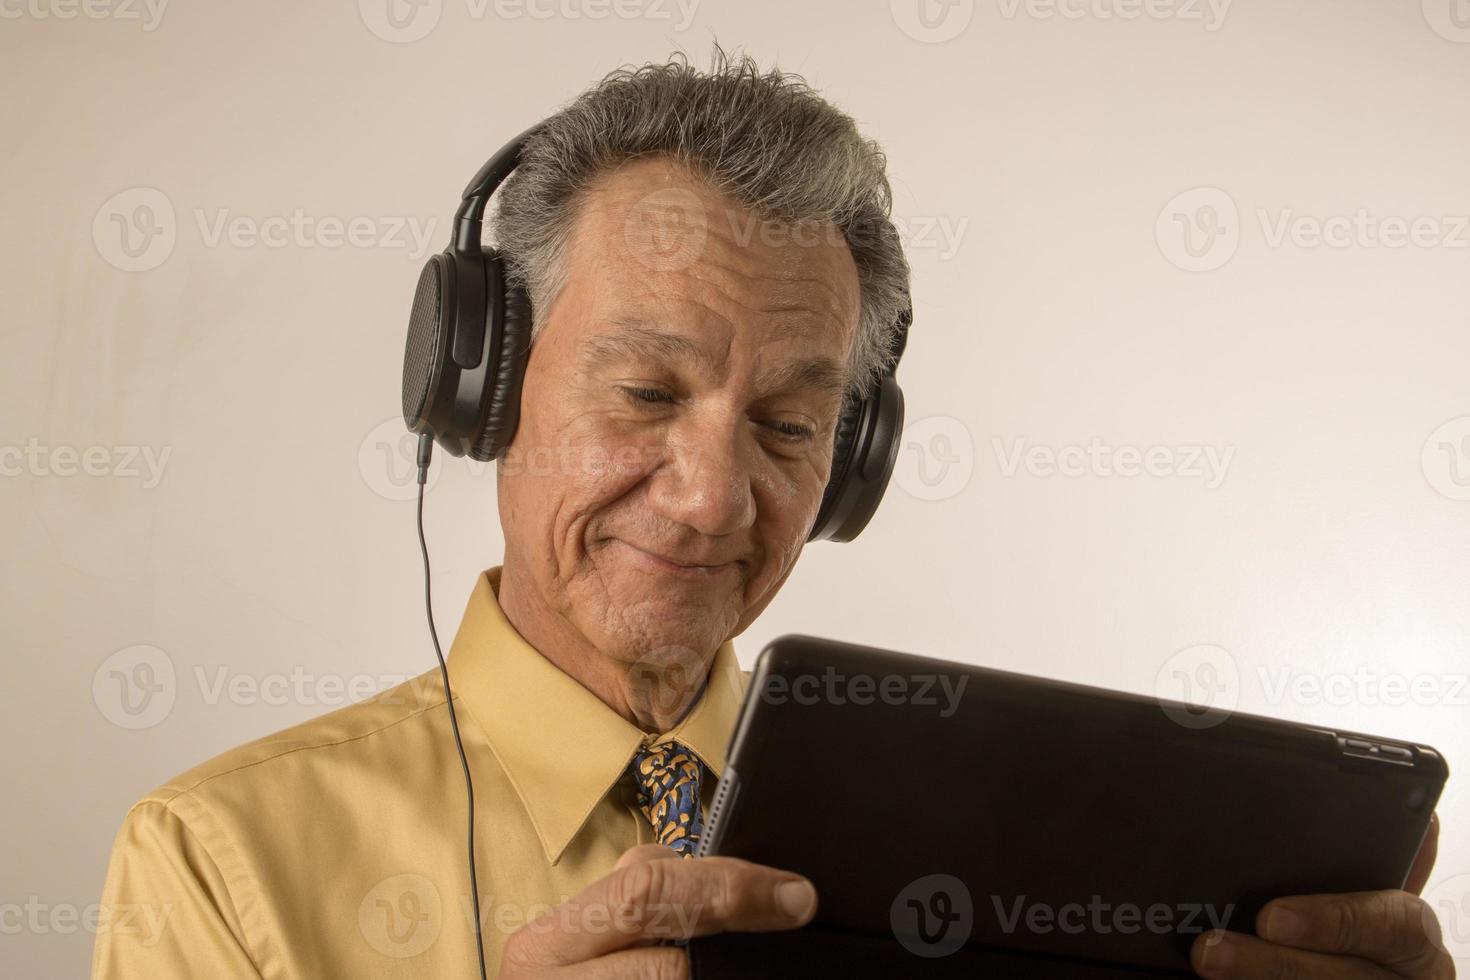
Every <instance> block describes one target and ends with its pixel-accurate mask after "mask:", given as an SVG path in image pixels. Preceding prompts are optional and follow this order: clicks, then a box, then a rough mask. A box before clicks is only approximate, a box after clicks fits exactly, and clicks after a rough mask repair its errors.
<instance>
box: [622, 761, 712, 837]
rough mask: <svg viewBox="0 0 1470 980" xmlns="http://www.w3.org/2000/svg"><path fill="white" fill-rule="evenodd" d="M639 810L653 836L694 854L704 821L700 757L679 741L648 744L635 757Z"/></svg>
mask: <svg viewBox="0 0 1470 980" xmlns="http://www.w3.org/2000/svg"><path fill="white" fill-rule="evenodd" d="M631 768H632V771H633V782H634V785H636V786H637V787H638V809H640V810H642V811H643V815H644V816H645V817H647V818H648V822H649V823H651V824H653V836H654V838H655V839H657V840H658V842H659V843H660V844H663V845H664V846H665V847H670V848H673V850H674V851H675V852H676V853H677V854H678V855H679V856H680V857H686V858H688V857H693V856H694V852H695V851H696V850H698V848H699V835H700V834H701V833H703V831H704V822H703V820H702V819H701V817H700V815H699V776H700V764H699V758H698V757H697V756H695V754H694V753H693V752H690V751H689V750H688V749H686V748H685V747H684V746H682V745H680V744H679V743H678V742H665V743H663V744H662V745H653V746H646V747H644V748H643V749H640V750H639V752H638V754H637V755H636V756H634V757H633V765H632V767H631Z"/></svg>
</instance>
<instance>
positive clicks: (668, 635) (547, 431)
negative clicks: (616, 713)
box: [498, 159, 859, 664]
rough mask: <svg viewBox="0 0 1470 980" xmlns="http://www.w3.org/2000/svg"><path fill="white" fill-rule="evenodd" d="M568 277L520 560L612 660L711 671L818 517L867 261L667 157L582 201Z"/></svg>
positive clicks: (527, 430) (523, 439)
mask: <svg viewBox="0 0 1470 980" xmlns="http://www.w3.org/2000/svg"><path fill="white" fill-rule="evenodd" d="M567 268H568V279H567V282H566V284H565V287H564V288H563V290H562V292H561V293H560V294H559V295H558V297H557V298H556V300H555V302H554V303H553V304H552V306H551V309H550V310H548V311H544V313H545V323H544V326H543V328H542V330H541V332H540V333H539V334H538V335H537V340H536V344H535V346H534V347H533V348H532V351H531V355H530V359H529V363H528V366H527V374H526V378H525V383H524V387H523V389H522V394H521V416H520V424H519V427H518V429H517V431H516V435H515V438H514V440H513V441H512V443H511V445H510V447H509V452H508V454H507V455H506V457H504V458H503V459H502V461H501V464H500V467H499V470H498V472H499V484H498V485H499V501H500V518H501V525H502V527H503V528H504V531H505V537H506V566H507V569H508V570H509V569H511V568H512V567H513V568H515V569H516V574H517V575H522V576H525V577H527V578H529V579H531V580H532V581H528V582H522V583H520V584H518V586H517V587H518V588H519V589H520V590H522V591H523V592H534V593H537V594H539V598H540V601H541V602H542V603H543V604H544V606H545V610H546V612H547V613H548V614H549V615H551V616H553V617H557V618H559V619H561V620H563V621H564V622H565V624H566V625H567V626H569V627H570V628H572V629H573V630H575V631H576V632H578V633H580V634H581V635H582V636H583V637H585V638H586V640H587V642H588V643H589V644H590V645H592V646H593V647H595V648H596V649H597V650H599V651H601V652H602V653H603V654H604V655H606V656H608V657H611V658H613V659H614V660H617V661H621V662H624V663H630V664H631V663H635V662H648V661H650V660H653V661H655V662H656V661H660V660H664V659H667V660H669V661H672V662H686V663H687V662H688V659H689V658H690V657H691V655H692V656H693V657H694V658H697V659H700V660H704V659H707V657H708V656H709V655H710V654H712V653H713V651H714V650H715V649H716V648H717V647H718V646H719V645H720V644H721V643H723V642H724V641H725V640H726V639H728V638H729V637H732V636H735V635H737V634H739V633H740V632H741V631H743V630H744V629H745V628H746V626H748V625H749V624H750V622H751V621H752V620H754V619H755V617H756V616H757V615H759V614H760V612H761V610H763V609H764V608H765V607H766V605H767V603H769V602H770V601H771V599H772V598H773V597H774V596H775V594H776V591H777V590H778V589H779V588H780V586H781V584H782V583H783V582H784V581H785V580H786V576H787V575H788V574H789V573H790V571H791V568H792V566H793V564H794V563H795V561H796V557H797V555H798V554H799V553H800V552H801V546H802V544H803V543H804V542H805V539H806V535H807V532H808V531H809V529H810V528H811V525H812V523H813V521H814V520H815V518H816V513H817V509H818V507H819V505H820V503H821V498H822V492H823V489H824V488H825V486H826V483H827V477H828V474H829V472H830V470H831V465H832V458H831V457H832V438H833V432H834V426H835V423H836V419H837V414H838V411H839V409H840V407H841V398H842V389H843V386H844V384H845V383H846V381H847V374H846V367H845V366H846V364H847V355H848V352H849V349H850V346H851V344H852V342H853V338H854V336H855V333H856V329H857V322H858V311H859V287H858V277H857V268H856V266H855V265H854V263H853V259H852V255H851V252H850V251H849V249H848V247H847V246H846V244H845V243H844V242H843V240H842V236H841V235H840V234H839V233H837V232H836V230H835V229H834V228H832V227H830V226H828V227H825V228H823V227H816V228H814V227H811V226H807V227H805V228H791V227H787V226H779V225H773V224H769V223H765V224H763V223H761V222H760V221H759V220H758V219H757V218H756V217H755V216H754V215H753V214H752V213H750V212H748V211H745V210H744V209H741V208H739V207H738V206H736V205H735V204H734V203H733V202H731V201H730V200H729V199H727V198H725V197H723V196H722V195H719V194H717V193H716V192H714V191H713V190H711V189H710V188H709V187H708V186H707V185H705V184H703V183H702V182H701V181H698V180H697V179H695V178H692V177H690V176H688V175H687V174H686V173H685V171H683V170H682V169H681V168H679V167H678V166H677V165H675V164H673V163H670V162H668V161H667V160H664V159H646V160H639V161H635V162H633V163H630V164H628V165H626V166H624V167H622V168H620V169H619V170H617V171H616V172H615V173H613V174H612V175H610V176H609V177H608V178H607V179H606V180H605V181H603V182H602V183H600V184H599V185H598V186H597V187H596V188H595V189H593V190H591V191H589V192H587V193H586V195H585V196H584V198H583V203H582V208H581V211H580V215H579V218H578V221H577V224H576V227H575V230H574V234H573V237H572V240H571V242H570V243H569V245H568V254H567Z"/></svg>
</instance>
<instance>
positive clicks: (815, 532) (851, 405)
mask: <svg viewBox="0 0 1470 980" xmlns="http://www.w3.org/2000/svg"><path fill="white" fill-rule="evenodd" d="M862 411H863V406H862V403H861V402H858V401H854V400H853V399H851V398H844V399H843V401H842V411H841V413H840V414H839V415H838V416H837V431H836V432H835V434H834V435H833V437H832V472H831V474H830V475H829V476H828V477H827V487H826V489H825V490H823V491H822V506H821V507H819V508H818V509H817V520H816V523H814V524H813V525H812V531H811V537H809V538H807V540H808V541H815V540H817V539H818V538H819V537H823V536H825V535H824V534H823V533H822V532H823V531H824V530H825V525H827V524H830V523H831V518H832V507H833V502H834V501H835V500H836V499H837V496H838V493H839V491H840V490H841V489H842V486H843V483H844V482H845V480H844V478H845V477H846V476H847V471H848V470H849V469H850V468H851V466H852V444H853V438H854V436H855V434H856V433H857V427H858V419H859V417H860V416H861V415H862Z"/></svg>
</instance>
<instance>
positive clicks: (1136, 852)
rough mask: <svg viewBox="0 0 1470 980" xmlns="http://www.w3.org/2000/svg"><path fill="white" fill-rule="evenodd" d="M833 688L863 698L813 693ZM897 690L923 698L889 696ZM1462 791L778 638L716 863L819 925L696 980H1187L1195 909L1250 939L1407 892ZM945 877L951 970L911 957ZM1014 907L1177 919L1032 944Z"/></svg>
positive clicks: (753, 703)
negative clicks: (1432, 836) (730, 859)
mask: <svg viewBox="0 0 1470 980" xmlns="http://www.w3.org/2000/svg"><path fill="white" fill-rule="evenodd" d="M832 672H835V676H837V677H838V678H841V679H842V680H841V681H840V682H839V683H838V684H837V686H836V687H835V688H829V689H834V690H836V691H838V692H839V694H842V692H844V691H845V692H847V694H845V695H842V696H841V697H839V698H832V697H830V696H826V695H822V694H820V693H819V694H818V696H817V697H815V698H812V697H809V696H803V697H798V696H797V692H798V690H801V691H806V692H808V694H809V693H810V692H811V691H812V690H816V691H818V692H820V691H821V690H822V688H821V686H820V685H822V684H827V683H829V682H827V681H824V680H822V679H823V678H825V677H828V676H832ZM859 675H866V676H867V677H870V678H871V684H870V685H869V684H867V683H866V682H864V683H854V681H853V679H854V678H856V677H858V676H859ZM941 675H943V676H947V677H948V678H949V680H950V684H951V690H953V689H954V688H955V687H956V686H957V685H958V684H959V682H960V680H961V679H963V680H964V684H965V687H964V689H963V692H962V693H961V695H960V696H959V698H958V700H957V701H956V702H955V705H956V707H955V710H953V711H952V713H949V714H948V716H946V715H945V707H946V705H945V696H944V694H943V691H942V688H940V687H939V685H938V684H937V682H935V683H931V685H930V687H929V689H928V691H927V692H925V693H927V694H928V695H929V696H930V698H933V699H934V701H935V703H932V704H929V703H921V702H922V700H923V699H921V698H919V697H918V695H919V693H920V688H921V687H922V685H923V678H925V677H931V678H938V677H939V676H941ZM802 677H811V678H816V679H817V685H818V686H817V687H815V688H814V687H813V686H812V685H811V684H806V685H805V686H803V687H802V688H800V689H798V688H794V687H793V684H794V683H795V682H796V681H797V679H798V678H802ZM889 677H904V678H907V679H908V681H907V682H906V687H907V691H908V692H909V695H911V696H909V697H907V698H904V699H900V698H894V697H890V698H887V699H885V698H884V697H882V696H880V694H879V692H881V691H882V690H883V688H882V686H881V685H882V684H883V683H884V679H885V678H889ZM887 683H888V684H889V688H888V690H889V692H890V693H892V692H894V691H896V690H897V687H896V686H895V684H896V682H894V681H888V682H887ZM865 691H866V692H868V696H867V697H866V698H864V697H862V696H861V692H865ZM853 694H857V695H859V696H857V697H854V696H849V695H853ZM859 700H867V701H868V702H869V703H857V702H858V701H859ZM889 701H899V702H900V703H889ZM800 702H814V703H800ZM1446 777H1447V769H1446V766H1445V763H1444V760H1443V759H1442V758H1441V757H1440V756H1439V754H1438V753H1436V752H1435V751H1434V750H1433V749H1430V748H1428V747H1425V746H1419V745H1413V744H1409V743H1402V742H1392V741H1386V740H1384V739H1380V738H1376V737H1372V736H1366V735H1361V734H1359V733H1355V732H1336V731H1329V730H1325V729H1321V728H1312V727H1308V726H1302V725H1295V724H1291V723H1285V722H1279V721H1275V720H1272V719H1266V718H1260V717H1256V716H1252V715H1246V714H1239V713H1236V714H1227V713H1223V712H1218V711H1215V712H1209V711H1202V710H1200V709H1197V708H1193V707H1189V706H1185V705H1181V704H1177V703H1174V702H1163V701H1159V700H1155V699H1152V698H1146V697H1139V696H1134V695H1126V694H1118V693H1114V692H1109V691H1103V690H1099V689H1096V688H1088V687H1083V686H1080V685H1073V684H1066V683H1062V682H1057V681H1048V680H1040V679H1036V678H1030V677H1025V676H1022V675H1017V674H1010V673H1004V672H1000V671H992V670H986V669H983V668H977V667H970V666H967V665H962V664H956V663H950V662H946V661H939V660H929V659H924V658H918V657H909V656H906V655H903V654H895V653H892V652H889V651H884V650H878V649H875V648H871V647H863V646H857V645H853V644H847V643H839V642H836V641H831V640H823V639H819V638H816V637H809V636H799V635H791V636H784V637H781V638H780V639H778V640H775V641H773V642H772V643H771V644H770V645H769V646H768V647H767V648H766V650H765V651H764V652H763V653H762V655H761V658H760V660H759V662H758V664H757V667H756V670H755V673H754V675H753V676H752V678H751V684H750V689H749V692H748V693H747V697H746V703H745V707H744V710H743V712H742V714H741V717H740V721H739V722H738V724H737V728H736V733H735V737H734V739H733V740H732V745H731V752H730V757H729V761H728V765H727V770H726V773H725V775H724V778H723V779H722V780H721V782H720V785H719V787H718V789H717V790H716V793H715V800H714V803H713V805H712V807H711V812H710V819H709V825H708V827H707V830H706V834H705V842H704V846H705V852H706V853H712V854H722V855H731V856H735V857H740V858H744V859H747V860H750V861H756V862H759V863H761V864H767V865H771V866H774V867H779V868H787V869H790V870H793V871H796V872H799V873H801V874H803V875H806V876H807V877H809V878H810V879H811V880H812V881H813V882H814V883H815V884H816V886H817V890H818V894H819V896H820V898H819V910H818V914H817V918H816V920H815V921H814V922H813V923H812V924H810V925H809V926H807V927H806V928H804V929H802V930H798V931H795V932H789V933H766V934H728V935H720V936H712V937H706V938H701V939H696V940H693V941H692V942H691V943H690V944H689V953H690V959H691V967H692V971H693V975H694V977H695V978H696V980H724V978H727V977H728V978H734V977H751V976H761V977H770V978H781V977H792V978H796V977H803V978H805V977H811V976H828V975H831V976H843V977H880V976H881V977H894V976H925V977H950V976H955V977H958V976H967V977H972V976H977V975H984V976H995V977H1016V978H1030V977H1037V978H1040V977H1047V978H1062V980H1065V978H1073V977H1076V978H1089V980H1111V978H1119V977H1147V976H1193V973H1192V971H1190V970H1189V961H1188V950H1189V946H1190V943H1191V942H1192V941H1193V939H1194V938H1195V936H1196V935H1197V934H1198V932H1199V931H1203V930H1204V929H1206V928H1208V927H1209V925H1210V923H1209V922H1208V920H1207V918H1206V917H1205V915H1204V914H1203V911H1201V912H1199V913H1196V915H1195V917H1194V919H1193V921H1191V922H1186V918H1187V917H1188V916H1189V914H1190V909H1191V908H1194V907H1198V908H1199V909H1201V910H1203V909H1213V910H1214V911H1215V914H1216V916H1217V917H1223V916H1226V915H1227V913H1228V919H1227V922H1226V925H1227V927H1228V928H1230V929H1233V930H1237V931H1246V932H1251V931H1254V922H1255V917H1256V913H1257V912H1258V911H1259V910H1260V908H1261V906H1262V905H1264V904H1265V903H1266V902H1267V901H1268V900H1270V899H1271V898H1275V897H1278V896H1282V895H1291V894H1310V893H1317V892H1348V891H1360V890H1374V889H1382V888H1396V887H1401V886H1402V884H1403V882H1404V879H1405V877H1406V875H1407V873H1408V870H1409V867H1410V864H1411V862H1412V860H1413V857H1414V855H1415V853H1416V852H1417V850H1418V847H1419V844H1420V843H1421V842H1422V840H1423V837H1424V834H1425V832H1426V830H1427V828H1428V822H1429V818H1430V815H1431V814H1432V812H1433V810H1434V806H1435V803H1436V801H1437V800H1438V798H1439V793H1440V790H1441V788H1442V786H1443V784H1444V781H1445V779H1446ZM930 874H944V875H952V876H955V877H956V878H958V879H960V881H962V882H963V883H964V885H965V887H966V888H967V889H968V891H969V898H970V902H969V907H970V909H971V913H972V914H971V925H970V931H969V937H968V941H967V942H966V943H965V945H964V946H963V947H962V948H960V949H959V950H958V951H956V952H953V953H950V954H947V955H943V956H936V957H929V956H921V955H917V954H916V953H915V952H912V951H911V950H912V949H915V948H918V949H921V950H922V949H924V948H925V946H926V942H925V936H921V935H919V934H918V930H919V929H921V928H922V929H925V931H926V934H927V936H928V937H930V938H932V937H933V936H935V935H936V934H938V933H939V930H938V928H937V919H931V920H930V921H928V922H927V924H925V923H920V922H919V921H918V920H917V915H918V911H917V909H915V910H914V911H913V912H912V917H910V913H908V912H902V911H901V912H899V913H895V910H894V906H895V900H896V899H898V898H899V897H900V893H901V892H903V891H904V889H905V888H906V887H908V886H909V885H910V884H911V883H912V882H913V881H914V880H915V879H917V878H919V877H922V876H926V875H930ZM950 898H951V899H952V900H958V899H960V898H961V896H958V895H955V896H950ZM1018 902H1019V903H1021V904H1020V906H1019V907H1020V908H1023V909H1030V908H1031V907H1033V906H1036V907H1039V908H1041V909H1051V910H1053V912H1054V913H1055V912H1057V911H1059V910H1062V909H1063V908H1064V907H1067V906H1074V907H1075V906H1083V907H1086V908H1089V909H1090V908H1093V907H1101V906H1106V907H1109V908H1111V909H1114V910H1116V909H1117V908H1118V907H1119V906H1131V907H1136V908H1138V909H1139V910H1140V911H1141V912H1144V913H1145V914H1146V911H1147V910H1148V909H1149V908H1150V907H1151V906H1155V905H1159V906H1162V907H1163V908H1165V909H1167V910H1168V911H1169V921H1170V922H1171V923H1172V925H1173V926H1174V928H1170V929H1165V928H1162V927H1157V928H1154V929H1149V928H1144V927H1143V920H1142V918H1140V919H1139V920H1138V921H1137V922H1136V923H1134V922H1132V921H1131V920H1130V919H1126V918H1125V919H1118V918H1110V917H1109V916H1108V915H1106V914H1104V915H1103V916H1102V918H1101V919H1100V920H1098V919H1084V920H1083V922H1084V928H1082V929H1081V930H1077V929H1076V926H1077V925H1078V922H1079V920H1078V917H1077V913H1076V911H1075V909H1074V911H1073V912H1071V913H1069V914H1068V915H1067V917H1066V918H1065V919H1064V920H1063V922H1061V923H1058V922H1056V921H1053V923H1052V925H1051V927H1050V928H1047V927H1046V922H1045V920H1044V919H1042V920H1036V921H1037V922H1038V923H1039V928H1036V929H1032V928H1028V927H1027V926H1026V924H1025V923H1026V920H1025V919H1024V918H1023V919H1021V920H1020V921H1019V922H1017V920H1015V919H1014V918H1013V916H1014V914H1015V912H1016V910H1017V908H1018V905H1017V903H1018ZM928 910H929V911H933V912H939V911H943V910H944V909H943V906H936V905H934V904H933V903H932V902H931V904H930V906H929V907H928ZM1087 915H1088V916H1089V917H1090V916H1091V913H1090V912H1089V913H1087ZM1087 921H1101V922H1102V923H1103V927H1102V928H1093V927H1088V926H1086V923H1087ZM1130 924H1133V925H1136V926H1137V927H1136V928H1135V929H1134V930H1132V931H1130V930H1129V929H1128V926H1129V925H1130ZM1063 925H1065V926H1066V927H1067V928H1063ZM1186 927H1188V928H1186ZM900 933H902V934H903V937H904V942H901V941H900V939H899V934H900ZM905 942H906V943H907V945H905Z"/></svg>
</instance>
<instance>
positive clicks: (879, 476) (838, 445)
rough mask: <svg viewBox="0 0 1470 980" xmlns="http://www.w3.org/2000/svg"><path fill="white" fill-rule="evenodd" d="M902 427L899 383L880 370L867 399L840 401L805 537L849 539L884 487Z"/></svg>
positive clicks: (870, 514) (867, 517)
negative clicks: (827, 464) (823, 481)
mask: <svg viewBox="0 0 1470 980" xmlns="http://www.w3.org/2000/svg"><path fill="white" fill-rule="evenodd" d="M902 431H903V389H902V388H900V387H899V386H898V379H896V378H895V377H894V376H893V375H892V374H886V375H884V376H883V378H882V379H881V380H880V381H879V383H878V386H877V388H875V389H874V390H873V393H872V394H870V395H869V396H868V397H867V399H865V400H864V401H861V402H858V403H856V404H855V405H847V406H844V409H843V412H842V415H841V416H840V417H839V419H838V422H837V432H836V434H835V437H834V439H833V450H832V475H831V476H830V477H829V478H828V480H827V489H826V490H825V491H824V492H823V494H822V505H821V507H820V509H818V511H817V519H816V521H815V522H814V523H813V524H812V529H811V533H810V534H808V535H807V541H818V540H821V539H824V538H825V539H830V540H832V541H851V540H852V539H853V538H855V537H857V536H858V533H859V532H861V531H862V529H863V528H865V527H867V525H868V521H870V520H871V519H872V517H873V513H874V512H875V511H877V509H878V504H879V503H881V502H882V500H883V493H884V491H885V490H887V489H888V479H889V477H890V476H892V474H893V464H894V463H895V462H896V461H897V459H898V444H899V442H900V440H901V438H902Z"/></svg>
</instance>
